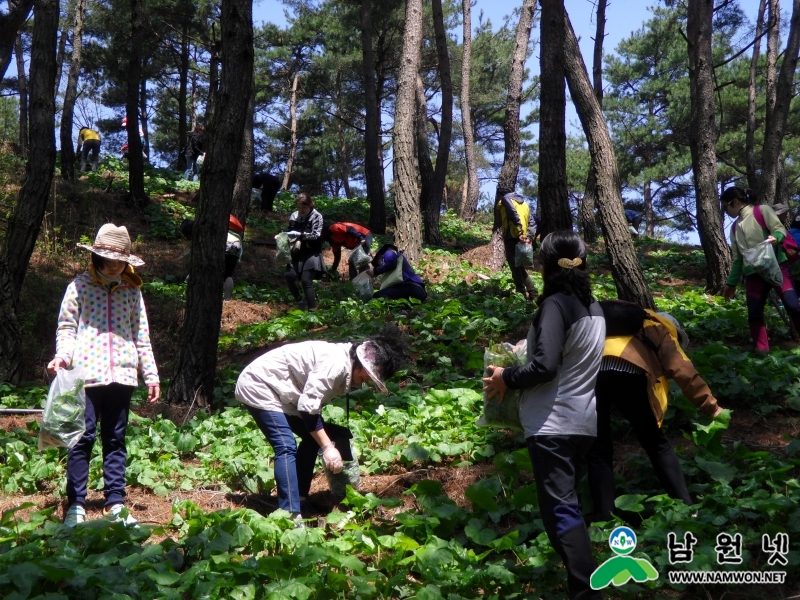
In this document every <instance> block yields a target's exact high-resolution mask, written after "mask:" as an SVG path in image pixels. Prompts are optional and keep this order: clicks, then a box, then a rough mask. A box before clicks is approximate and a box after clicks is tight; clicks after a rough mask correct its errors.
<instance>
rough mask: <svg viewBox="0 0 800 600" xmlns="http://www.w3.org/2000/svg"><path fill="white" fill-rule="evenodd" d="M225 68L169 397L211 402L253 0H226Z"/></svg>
mask: <svg viewBox="0 0 800 600" xmlns="http://www.w3.org/2000/svg"><path fill="white" fill-rule="evenodd" d="M220 28H221V35H222V53H223V60H224V64H223V68H222V77H221V82H220V83H221V85H220V89H219V92H218V101H217V102H216V103H215V107H216V108H215V111H214V113H213V115H212V116H211V121H210V122H209V124H208V128H207V129H208V140H209V141H208V143H207V148H206V161H205V163H204V164H203V177H202V178H201V179H200V201H199V204H198V207H197V219H196V221H195V226H194V231H193V236H192V254H191V258H190V259H189V285H188V287H187V289H186V316H185V318H184V323H183V328H182V329H181V336H180V342H179V347H178V353H177V358H176V360H175V372H174V374H173V376H172V380H171V382H170V386H169V392H168V400H169V402H173V403H191V402H192V401H194V400H195V398H196V399H197V402H198V404H199V405H200V406H208V405H209V404H211V402H212V399H213V393H214V381H215V378H216V367H217V343H218V341H219V325H220V316H221V315H222V284H223V281H222V274H223V270H224V261H225V256H224V250H225V239H226V237H227V231H228V215H229V213H230V210H231V202H232V197H233V189H234V186H235V183H236V168H237V164H238V162H239V153H240V151H241V148H242V138H243V135H244V127H245V120H246V114H247V107H248V104H249V102H250V98H251V93H250V92H251V89H252V87H251V86H252V85H253V17H252V0H223V1H222V17H221V26H220Z"/></svg>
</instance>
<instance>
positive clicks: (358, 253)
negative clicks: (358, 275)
mask: <svg viewBox="0 0 800 600" xmlns="http://www.w3.org/2000/svg"><path fill="white" fill-rule="evenodd" d="M348 260H349V261H350V263H352V264H353V265H354V266H355V268H356V269H360V268H361V267H366V266H367V265H368V264H369V261H370V260H372V259H371V258H370V257H369V254H367V253H366V252H365V251H364V248H363V247H362V246H356V247H355V248H353V249H352V250H351V251H350V258H349V259H348Z"/></svg>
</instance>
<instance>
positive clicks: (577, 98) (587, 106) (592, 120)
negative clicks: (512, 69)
mask: <svg viewBox="0 0 800 600" xmlns="http://www.w3.org/2000/svg"><path fill="white" fill-rule="evenodd" d="M561 23H562V32H563V33H562V34H561V35H560V36H559V37H560V38H561V39H563V40H564V62H563V64H564V72H565V75H566V77H567V82H568V83H569V92H570V95H571V96H572V101H573V102H574V103H575V109H576V110H577V112H578V117H579V118H580V120H581V125H582V126H583V131H584V133H585V134H586V139H587V140H588V142H589V152H590V153H591V155H592V163H593V164H594V165H596V173H597V205H598V208H599V209H600V218H601V221H602V224H603V234H604V236H605V242H606V253H607V255H608V260H609V262H610V263H611V274H612V276H613V277H614V284H615V285H616V287H617V295H618V296H619V297H620V298H621V299H623V300H628V301H629V302H636V303H637V304H639V305H640V306H643V307H644V308H655V303H654V302H653V297H652V296H651V294H650V290H649V288H648V287H647V282H645V280H644V273H643V272H642V267H641V265H640V264H639V260H638V259H637V257H636V249H635V248H634V247H633V240H632V239H631V236H630V233H629V232H628V226H627V222H626V220H625V213H624V212H623V209H622V196H621V195H620V181H619V172H618V170H617V159H616V156H615V154H614V146H613V144H612V142H611V136H610V135H609V133H608V127H607V125H606V120H605V117H604V116H603V111H602V110H601V108H600V103H599V102H598V101H597V97H596V96H595V94H594V91H593V90H592V85H591V83H590V81H589V73H588V72H587V70H586V65H585V64H584V62H583V57H582V56H581V51H580V48H579V47H578V40H577V38H576V37H575V32H574V31H573V30H572V24H571V23H570V21H569V16H568V15H567V14H566V12H565V13H564V20H563V21H562V22H561ZM558 33H559V32H557V31H554V32H553V34H555V35H558Z"/></svg>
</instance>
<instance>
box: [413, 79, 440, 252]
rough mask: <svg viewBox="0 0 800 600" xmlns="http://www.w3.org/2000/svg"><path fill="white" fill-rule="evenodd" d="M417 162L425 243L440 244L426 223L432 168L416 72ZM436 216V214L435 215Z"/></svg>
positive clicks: (425, 112) (421, 89)
mask: <svg viewBox="0 0 800 600" xmlns="http://www.w3.org/2000/svg"><path fill="white" fill-rule="evenodd" d="M416 99H417V126H416V136H417V148H416V150H417V164H418V165H419V187H420V194H419V196H420V209H421V211H422V223H423V225H424V227H425V243H426V244H433V245H435V246H441V244H442V240H441V238H439V240H438V242H431V241H430V239H429V236H428V231H427V228H428V225H429V221H430V212H429V210H430V205H431V196H432V195H433V185H434V178H435V176H434V170H433V161H431V149H430V146H429V144H428V103H427V101H426V99H425V87H424V86H423V85H422V77H421V76H420V75H419V74H417V95H416ZM437 216H438V215H437ZM438 224H439V222H438V220H437V222H436V225H437V227H436V233H437V234H438V229H439V228H438Z"/></svg>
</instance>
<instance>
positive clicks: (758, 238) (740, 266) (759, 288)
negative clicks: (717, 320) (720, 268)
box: [720, 187, 800, 352]
mask: <svg viewBox="0 0 800 600" xmlns="http://www.w3.org/2000/svg"><path fill="white" fill-rule="evenodd" d="M720 201H721V202H722V204H723V207H724V208H725V212H726V213H728V216H730V217H734V218H735V219H736V221H734V223H733V225H732V226H731V248H732V250H733V265H732V267H731V272H730V275H728V281H727V283H726V285H725V290H724V291H723V295H724V296H725V299H726V300H731V299H732V298H733V296H734V294H735V292H736V284H737V283H739V278H740V277H741V276H742V274H744V285H745V293H746V294H747V322H748V323H749V325H750V335H751V336H752V338H753V342H754V343H755V347H756V350H758V351H759V352H769V340H768V339H767V327H766V325H765V323H764V306H765V305H766V303H767V299H768V298H769V292H770V290H771V289H772V288H773V287H774V288H775V290H776V291H777V292H778V293H779V294H780V295H781V298H782V299H783V306H784V308H785V309H786V313H787V314H788V315H789V317H790V318H791V320H792V323H794V326H795V329H797V331H800V304H799V303H798V300H797V292H796V291H795V289H794V285H793V283H792V277H791V275H790V274H789V264H788V260H787V257H786V253H785V252H784V251H783V248H782V247H781V242H783V239H784V238H785V237H786V229H785V228H784V227H783V225H782V224H781V222H780V220H779V219H778V217H777V216H776V215H775V212H774V211H773V210H772V208H771V207H769V206H767V205H765V204H761V205H758V206H754V205H755V204H756V198H755V196H754V195H753V193H752V192H751V191H750V190H746V191H745V190H743V189H742V188H740V187H729V188H728V189H726V190H725V191H724V192H722V195H721V196H720ZM759 221H761V223H759ZM765 240H766V241H769V242H770V243H771V244H772V247H773V249H774V251H775V258H776V259H777V260H778V265H779V266H780V271H781V276H782V281H780V282H779V285H776V284H774V283H772V282H769V281H767V280H766V279H764V278H763V277H762V276H761V275H759V274H758V273H757V272H756V270H755V269H754V268H753V267H752V266H751V265H749V264H744V260H743V258H742V254H743V253H744V252H745V251H746V250H749V249H751V248H754V247H755V246H757V245H758V244H760V243H762V242H763V241H765Z"/></svg>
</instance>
